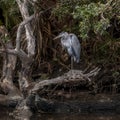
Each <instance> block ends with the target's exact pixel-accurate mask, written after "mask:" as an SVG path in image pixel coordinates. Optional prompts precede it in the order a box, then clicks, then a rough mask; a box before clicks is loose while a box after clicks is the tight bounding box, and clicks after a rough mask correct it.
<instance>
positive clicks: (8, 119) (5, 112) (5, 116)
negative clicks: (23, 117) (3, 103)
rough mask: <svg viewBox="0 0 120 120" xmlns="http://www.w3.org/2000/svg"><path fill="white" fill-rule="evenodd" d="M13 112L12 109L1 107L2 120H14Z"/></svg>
mask: <svg viewBox="0 0 120 120" xmlns="http://www.w3.org/2000/svg"><path fill="white" fill-rule="evenodd" d="M12 111H13V110H12V109H10V108H9V109H8V108H5V107H0V120H14V119H13V117H12V116H11V115H10V114H11V113H12Z"/></svg>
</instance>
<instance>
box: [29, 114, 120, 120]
mask: <svg viewBox="0 0 120 120" xmlns="http://www.w3.org/2000/svg"><path fill="white" fill-rule="evenodd" d="M31 120H120V115H118V114H109V115H107V114H43V115H40V114H39V115H37V116H33V117H32V118H31Z"/></svg>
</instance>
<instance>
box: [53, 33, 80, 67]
mask: <svg viewBox="0 0 120 120" xmlns="http://www.w3.org/2000/svg"><path fill="white" fill-rule="evenodd" d="M58 38H61V44H62V47H63V48H65V49H67V52H68V54H69V55H70V56H71V69H73V60H74V62H76V63H79V61H80V51H81V46H80V42H79V40H78V38H77V36H76V35H75V34H73V33H70V34H69V33H67V32H61V33H60V34H59V35H58V36H57V37H55V38H54V40H55V39H58Z"/></svg>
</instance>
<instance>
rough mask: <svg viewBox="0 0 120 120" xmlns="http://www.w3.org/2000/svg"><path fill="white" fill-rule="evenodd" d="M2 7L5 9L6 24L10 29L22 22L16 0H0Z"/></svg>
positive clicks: (0, 6)
mask: <svg viewBox="0 0 120 120" xmlns="http://www.w3.org/2000/svg"><path fill="white" fill-rule="evenodd" d="M0 8H1V9H2V10H3V16H4V18H5V26H6V27H7V28H8V29H9V28H12V27H13V26H14V25H16V24H18V23H19V22H20V17H19V15H20V14H19V8H18V6H17V4H16V2H15V0H0Z"/></svg>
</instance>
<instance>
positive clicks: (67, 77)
mask: <svg viewBox="0 0 120 120" xmlns="http://www.w3.org/2000/svg"><path fill="white" fill-rule="evenodd" d="M99 70H100V68H95V69H93V70H92V71H90V72H89V73H86V74H85V73H83V72H82V71H79V70H71V71H69V72H68V73H65V74H64V75H62V76H60V77H57V78H54V79H50V80H43V81H39V82H38V83H36V84H35V86H34V87H33V89H32V90H31V91H30V92H32V93H36V92H37V91H38V90H40V89H43V88H44V87H45V86H50V85H55V84H64V83H70V82H82V81H84V82H87V83H88V82H90V83H91V82H92V80H91V78H90V77H94V76H95V75H97V74H98V72H99Z"/></svg>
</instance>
